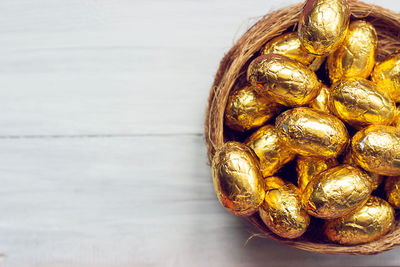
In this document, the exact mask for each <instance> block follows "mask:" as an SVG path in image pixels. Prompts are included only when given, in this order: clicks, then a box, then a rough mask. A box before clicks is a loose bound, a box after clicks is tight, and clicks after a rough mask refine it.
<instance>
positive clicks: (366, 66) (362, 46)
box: [327, 20, 378, 83]
mask: <svg viewBox="0 0 400 267" xmlns="http://www.w3.org/2000/svg"><path fill="white" fill-rule="evenodd" d="M377 47H378V35H377V33H376V31H375V28H374V26H372V24H371V23H369V22H366V21H363V20H358V21H354V22H352V23H351V24H350V26H349V30H348V32H347V35H346V38H345V40H344V42H343V44H342V45H341V46H340V47H339V48H338V49H337V50H336V51H335V52H333V53H332V54H330V55H329V57H328V61H327V68H328V71H329V78H330V79H331V82H332V83H334V82H336V81H338V80H339V79H343V78H353V77H359V78H367V77H368V76H369V75H370V74H371V71H372V69H373V68H374V65H375V54H376V49H377Z"/></svg>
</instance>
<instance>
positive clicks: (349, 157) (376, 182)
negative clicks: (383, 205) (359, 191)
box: [342, 147, 385, 190]
mask: <svg viewBox="0 0 400 267" xmlns="http://www.w3.org/2000/svg"><path fill="white" fill-rule="evenodd" d="M342 163H343V164H349V165H352V166H354V167H360V165H359V164H358V163H357V161H356V160H355V159H354V157H353V153H352V152H351V147H350V149H348V150H347V152H346V155H345V156H344V157H343V162H342ZM366 173H367V174H368V175H369V177H371V179H372V190H376V189H377V188H378V187H379V186H380V185H381V183H382V182H383V180H384V179H385V176H383V175H379V174H376V173H373V172H366Z"/></svg>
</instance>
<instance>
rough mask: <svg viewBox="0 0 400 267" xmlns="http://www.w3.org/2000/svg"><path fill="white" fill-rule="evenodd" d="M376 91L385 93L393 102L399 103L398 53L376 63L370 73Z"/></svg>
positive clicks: (399, 62)
mask: <svg viewBox="0 0 400 267" xmlns="http://www.w3.org/2000/svg"><path fill="white" fill-rule="evenodd" d="M371 79H372V81H373V82H375V83H376V85H377V88H378V90H380V91H382V92H385V93H387V94H388V95H390V96H391V97H392V99H393V100H394V101H395V102H400V53H396V54H392V55H390V56H389V57H388V58H386V59H385V60H384V61H383V62H380V63H378V64H377V65H376V66H375V68H374V70H373V71H372V73H371Z"/></svg>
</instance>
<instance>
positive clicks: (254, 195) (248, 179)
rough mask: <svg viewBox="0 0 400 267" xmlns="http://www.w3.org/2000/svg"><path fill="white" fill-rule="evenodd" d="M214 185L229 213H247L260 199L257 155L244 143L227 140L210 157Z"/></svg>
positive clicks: (261, 189)
mask: <svg viewBox="0 0 400 267" xmlns="http://www.w3.org/2000/svg"><path fill="white" fill-rule="evenodd" d="M212 175H213V182H214V189H215V192H216V193H217V196H218V199H219V201H220V202H221V204H222V206H224V207H225V208H226V209H227V210H228V211H230V212H231V213H233V214H235V215H238V216H250V215H252V214H253V213H255V212H256V211H257V210H258V207H259V206H260V205H261V204H262V202H263V201H264V193H265V191H264V181H263V177H262V174H261V171H260V167H259V163H258V160H257V156H256V155H255V154H254V152H253V151H252V150H251V149H250V148H248V147H247V146H245V145H243V144H241V143H238V142H227V143H225V144H224V145H223V146H221V147H220V148H219V149H218V151H217V152H216V153H215V155H214V158H213V161H212Z"/></svg>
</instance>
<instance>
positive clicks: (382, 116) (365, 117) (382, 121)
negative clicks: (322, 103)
mask: <svg viewBox="0 0 400 267" xmlns="http://www.w3.org/2000/svg"><path fill="white" fill-rule="evenodd" d="M330 108H331V111H332V112H333V113H334V114H335V115H336V116H338V117H339V118H341V119H342V120H344V121H345V122H347V123H349V124H350V125H351V126H353V127H355V128H358V129H360V128H362V127H365V126H367V125H388V124H390V123H392V122H393V120H394V118H395V115H396V104H395V103H394V102H393V100H392V99H391V98H390V97H389V96H387V95H386V94H384V93H381V92H379V91H378V90H377V89H376V86H375V85H374V84H373V83H372V82H370V81H368V80H365V79H362V78H349V79H343V80H340V81H339V82H337V83H335V84H334V85H333V86H332V90H331V95H330Z"/></svg>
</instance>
